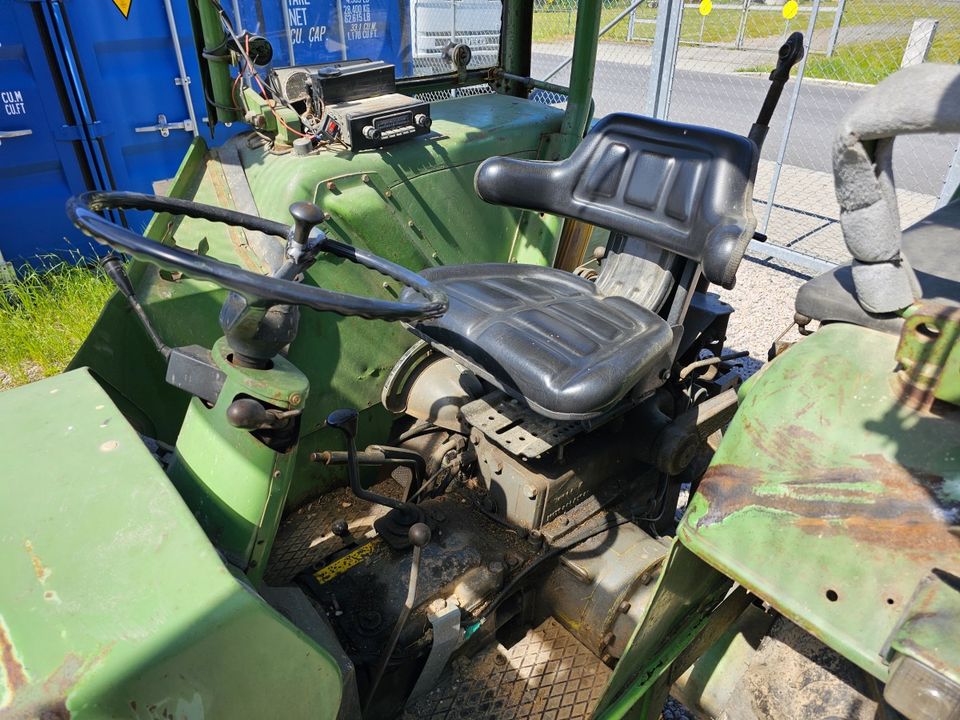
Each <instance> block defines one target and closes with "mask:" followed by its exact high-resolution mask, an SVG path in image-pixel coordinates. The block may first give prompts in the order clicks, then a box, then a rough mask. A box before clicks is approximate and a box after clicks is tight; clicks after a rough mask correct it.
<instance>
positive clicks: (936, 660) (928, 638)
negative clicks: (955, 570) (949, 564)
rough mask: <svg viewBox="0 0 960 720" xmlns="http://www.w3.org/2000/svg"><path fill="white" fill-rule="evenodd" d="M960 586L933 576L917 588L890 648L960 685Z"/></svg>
mask: <svg viewBox="0 0 960 720" xmlns="http://www.w3.org/2000/svg"><path fill="white" fill-rule="evenodd" d="M958 631H960V587H958V586H957V578H956V577H953V578H950V577H949V576H946V575H944V574H942V573H931V574H930V575H929V576H928V577H926V578H924V581H923V582H922V583H921V584H920V586H919V587H918V588H917V592H916V593H915V594H914V596H913V598H911V601H910V607H909V608H908V610H907V612H906V616H905V618H904V621H903V623H902V624H901V625H900V626H899V627H898V628H897V630H896V633H895V634H894V636H893V638H892V639H891V641H890V649H891V651H892V652H897V653H900V654H902V655H909V656H910V657H913V658H915V659H917V660H919V661H920V662H921V663H923V664H924V665H926V666H927V667H930V668H933V670H935V671H936V672H938V673H940V674H942V675H946V676H947V677H948V678H950V679H951V680H952V681H953V682H955V683H957V684H960V642H958V641H957V639H956V637H957V632H958Z"/></svg>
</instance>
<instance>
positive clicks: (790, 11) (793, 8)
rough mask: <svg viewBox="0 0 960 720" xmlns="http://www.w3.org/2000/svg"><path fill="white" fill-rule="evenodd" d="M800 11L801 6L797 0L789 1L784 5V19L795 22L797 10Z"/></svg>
mask: <svg viewBox="0 0 960 720" xmlns="http://www.w3.org/2000/svg"><path fill="white" fill-rule="evenodd" d="M799 9H800V5H798V4H797V0H787V2H785V3H784V4H783V17H785V18H786V19H787V20H793V19H794V18H795V17H796V16H797V10H799Z"/></svg>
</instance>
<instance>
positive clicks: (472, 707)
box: [404, 618, 610, 720]
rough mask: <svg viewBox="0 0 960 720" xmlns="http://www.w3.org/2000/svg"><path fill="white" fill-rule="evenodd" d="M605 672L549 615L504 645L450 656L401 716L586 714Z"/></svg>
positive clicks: (549, 717)
mask: <svg viewBox="0 0 960 720" xmlns="http://www.w3.org/2000/svg"><path fill="white" fill-rule="evenodd" d="M609 677H610V669H609V668H608V667H607V666H606V665H604V664H603V663H602V662H600V660H599V659H598V658H597V657H596V656H595V655H594V654H593V653H591V652H590V651H589V650H587V648H585V647H584V646H583V645H581V644H580V643H579V642H578V641H577V639H576V638H574V637H573V635H571V634H570V633H569V632H567V630H565V629H564V628H563V627H562V626H561V625H560V623H558V622H557V621H556V620H554V619H553V618H550V619H548V620H547V621H546V622H544V623H543V624H542V625H540V627H538V628H535V629H533V630H529V631H528V632H527V634H526V636H524V638H523V639H522V640H521V641H520V642H518V643H517V644H516V645H514V646H513V647H512V648H510V649H509V650H508V649H506V648H504V647H503V646H502V645H497V646H494V647H491V648H489V649H488V650H486V651H484V652H482V653H480V654H478V655H476V656H474V657H472V658H458V659H457V660H454V662H453V667H452V668H449V669H448V672H447V673H446V676H445V677H444V679H442V680H441V681H440V684H439V685H438V686H437V687H436V688H434V689H433V690H431V691H430V692H429V693H427V694H426V695H425V696H424V697H423V698H422V699H420V700H419V701H418V702H417V703H416V704H414V705H412V706H411V707H410V708H409V709H408V710H407V712H405V713H404V718H405V719H411V720H412V718H425V719H429V720H480V718H483V719H484V720H501V719H502V720H513V718H517V719H518V720H522V719H523V718H542V719H543V720H561V718H570V719H571V720H574V719H577V718H588V717H590V714H591V713H592V712H593V709H594V708H595V707H596V705H597V703H598V702H599V701H600V696H601V695H602V694H603V688H604V687H605V686H606V684H607V679H608V678H609Z"/></svg>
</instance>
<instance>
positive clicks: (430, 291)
mask: <svg viewBox="0 0 960 720" xmlns="http://www.w3.org/2000/svg"><path fill="white" fill-rule="evenodd" d="M103 210H152V211H154V212H162V213H170V214H171V215H182V216H185V217H191V218H197V219H200V220H208V221H210V222H219V223H223V224H225V225H228V226H232V227H240V228H244V229H246V230H252V231H255V232H262V233H265V234H267V235H274V236H276V237H278V238H282V239H283V240H285V241H286V242H287V249H286V255H287V262H286V263H285V264H284V267H282V268H280V269H279V270H277V271H276V272H275V273H274V274H273V275H260V274H258V273H254V272H250V271H249V270H244V269H243V268H240V267H238V266H236V265H232V264H230V263H226V262H223V261H221V260H216V259H215V258H211V257H208V256H205V255H200V254H197V253H194V252H190V251H187V250H183V249H181V248H178V247H176V246H172V245H164V244H163V243H160V242H157V241H156V240H151V239H150V238H147V237H144V236H143V235H140V234H138V233H135V232H133V231H131V230H128V229H127V228H124V227H122V226H120V225H117V224H116V223H114V222H111V221H110V220H108V219H106V218H104V217H102V216H100V215H99V214H98V212H100V211H103ZM290 214H291V215H292V216H293V218H294V224H293V225H292V226H288V225H284V224H283V223H278V222H274V221H272V220H265V219H263V218H259V217H256V216H253V215H247V214H245V213H240V212H236V211H233V210H225V209H223V208H219V207H215V206H212V205H204V204H201V203H195V202H191V201H188V200H179V199H176V198H168V197H159V196H156V195H144V194H140V193H131V192H96V191H94V192H86V193H83V194H81V195H78V196H76V197H73V198H70V200H68V201H67V216H68V217H69V218H70V220H71V221H72V222H73V224H74V225H76V226H77V227H78V228H79V229H80V230H81V231H82V232H83V233H84V234H85V235H88V236H89V237H92V238H93V239H94V240H96V241H97V242H99V243H102V244H103V245H108V246H109V247H111V248H113V249H114V250H117V251H119V252H122V253H124V254H126V255H130V256H131V257H134V258H136V259H138V260H143V261H145V262H148V263H151V264H153V265H156V266H157V267H159V268H161V269H164V270H171V271H178V272H182V273H183V274H184V275H186V276H188V277H191V278H198V279H203V280H209V281H210V282H213V283H215V284H217V285H219V286H220V287H223V288H225V289H227V290H232V291H233V292H235V293H237V294H239V295H241V296H243V297H244V298H245V299H246V300H247V301H248V303H249V304H250V305H252V306H260V307H269V306H273V305H302V306H304V307H309V308H313V309H314V310H320V311H327V312H333V313H337V314H338V315H348V316H357V317H362V318H367V319H371V320H372V319H377V320H408V321H409V320H421V319H426V318H434V317H438V316H440V315H442V314H443V313H445V312H446V310H447V305H448V301H447V296H446V294H445V293H443V292H442V291H441V290H439V289H438V288H436V287H434V286H433V285H432V284H431V283H430V282H429V281H427V280H425V279H424V278H422V277H421V276H419V275H417V274H416V273H415V272H412V271H410V270H407V269H406V268H405V267H402V266H400V265H397V264H396V263H392V262H390V261H389V260H386V259H384V258H382V257H379V256H377V255H374V254H372V253H368V252H366V251H364V250H360V249H359V248H355V247H352V246H350V245H345V244H344V243H340V242H337V241H335V240H331V239H330V238H328V237H326V235H324V234H323V233H322V232H319V233H314V234H313V235H311V230H312V229H313V227H314V226H315V225H317V224H319V223H320V222H322V221H323V219H324V216H323V212H322V211H321V210H320V208H318V207H317V206H316V205H314V204H312V203H306V202H297V203H294V204H293V205H291V206H290ZM319 251H323V252H328V253H330V254H331V255H335V256H337V257H341V258H346V259H347V260H350V261H351V262H355V263H357V264H358V265H362V266H363V267H366V268H369V269H371V270H376V271H377V272H379V273H381V274H383V275H386V276H387V277H389V278H392V279H393V280H396V281H398V282H400V283H402V284H403V285H405V286H406V287H409V288H411V289H412V290H414V291H416V292H417V293H418V294H419V295H420V296H421V297H422V298H423V301H422V302H397V301H392V300H378V299H376V298H370V297H362V296H359V295H350V294H347V293H338V292H331V291H329V290H323V289H322V288H318V287H313V286H310V285H304V284H301V283H299V282H295V281H293V280H290V279H286V278H287V277H292V276H294V275H295V274H296V272H297V271H298V269H300V268H303V267H306V266H307V265H309V263H310V262H312V258H313V256H314V255H315V254H316V253H317V252H319Z"/></svg>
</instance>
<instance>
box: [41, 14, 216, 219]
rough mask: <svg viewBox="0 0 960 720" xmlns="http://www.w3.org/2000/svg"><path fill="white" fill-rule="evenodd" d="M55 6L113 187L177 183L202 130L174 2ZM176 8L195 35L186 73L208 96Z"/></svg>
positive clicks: (137, 188) (139, 188)
mask: <svg viewBox="0 0 960 720" xmlns="http://www.w3.org/2000/svg"><path fill="white" fill-rule="evenodd" d="M55 6H58V7H59V9H60V13H59V15H58V17H57V22H58V24H59V25H60V26H61V28H62V31H63V34H64V42H65V44H68V45H69V47H68V48H67V49H68V50H69V51H70V53H71V54H72V55H73V56H74V57H75V58H76V60H77V63H76V76H77V77H76V82H77V83H78V84H79V87H80V90H81V92H82V93H83V94H84V95H85V97H86V99H87V101H88V104H89V109H90V122H91V123H92V124H93V125H95V126H97V127H98V131H97V133H96V134H97V135H98V136H99V137H98V138H97V139H96V140H95V142H97V143H98V144H99V146H100V152H101V153H102V156H103V159H104V160H103V161H104V163H105V168H104V170H105V174H106V178H107V182H108V183H109V184H110V185H111V186H112V187H113V188H114V189H117V190H133V191H137V192H152V188H153V183H154V182H155V181H157V180H163V179H166V178H170V177H173V175H174V174H175V173H176V171H177V168H178V167H179V165H180V162H181V160H182V159H183V157H184V155H185V154H186V151H187V148H188V147H189V146H190V143H191V141H192V140H193V138H194V136H195V133H197V132H198V131H199V128H197V127H196V122H199V119H196V121H195V118H194V115H193V114H192V108H191V104H189V103H188V102H187V99H186V95H185V92H184V82H185V79H184V78H183V77H181V73H180V68H179V65H178V62H177V51H178V47H177V44H176V43H175V40H176V41H178V42H179V41H180V40H181V37H180V36H179V35H180V33H179V32H178V34H177V35H178V36H177V37H176V38H175V37H174V35H173V34H172V33H171V28H170V24H169V22H168V16H167V6H166V4H165V3H164V2H163V0H114V1H113V2H109V1H104V2H97V3H90V2H88V1H87V0H66V1H65V2H62V3H55ZM170 8H171V12H173V13H175V19H176V20H177V21H178V22H179V27H181V28H183V29H185V30H186V31H187V32H185V33H183V35H182V39H183V41H184V42H185V44H181V45H180V48H182V52H181V53H180V54H181V57H182V59H183V61H184V64H185V65H186V66H188V67H187V72H186V73H185V74H186V76H187V77H188V78H190V80H191V81H192V80H193V79H196V85H197V91H198V92H201V93H202V90H201V89H200V85H201V83H200V79H199V73H198V72H197V71H196V53H195V50H194V47H193V42H192V39H191V36H190V34H189V28H190V21H189V17H188V15H187V11H186V3H184V2H179V1H177V0H173V1H172V2H171V3H170ZM191 70H192V72H191ZM193 84H194V83H193V82H189V84H188V86H187V90H188V92H190V91H192V89H193V88H192V87H190V86H192V85H193ZM128 219H129V218H128ZM131 225H137V223H133V222H131ZM135 229H139V228H135Z"/></svg>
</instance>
